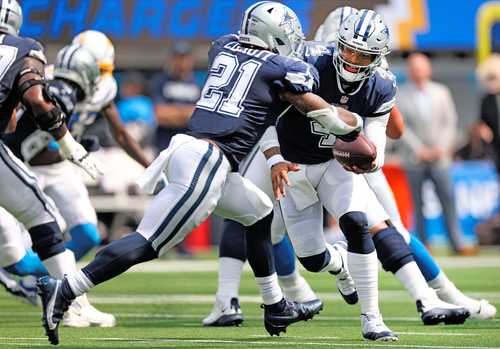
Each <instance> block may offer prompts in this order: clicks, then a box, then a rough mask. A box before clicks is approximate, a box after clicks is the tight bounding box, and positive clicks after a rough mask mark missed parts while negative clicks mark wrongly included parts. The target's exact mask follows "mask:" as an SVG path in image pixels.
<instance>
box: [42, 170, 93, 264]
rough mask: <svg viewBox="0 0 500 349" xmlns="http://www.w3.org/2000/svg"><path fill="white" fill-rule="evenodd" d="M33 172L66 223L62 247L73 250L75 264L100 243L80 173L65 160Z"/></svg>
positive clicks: (91, 208)
mask: <svg viewBox="0 0 500 349" xmlns="http://www.w3.org/2000/svg"><path fill="white" fill-rule="evenodd" d="M33 171H34V172H35V174H36V175H37V177H39V178H43V181H44V183H45V187H44V192H45V193H46V194H47V195H49V196H50V197H51V198H52V199H53V200H54V202H55V204H56V206H57V208H58V209H59V212H60V213H61V215H62V216H63V218H64V220H65V222H66V225H67V229H68V232H69V235H70V237H71V240H69V241H67V242H66V248H68V249H70V250H71V251H73V253H74V254H75V258H76V260H77V261H78V260H80V259H81V258H82V257H83V256H84V255H85V254H86V253H87V252H88V251H90V250H91V249H92V248H94V247H96V246H98V245H99V243H100V242H101V237H100V235H99V231H98V229H97V215H96V213H95V210H94V208H93V207H92V204H91V202H90V199H89V194H88V190H87V188H86V187H85V185H84V184H83V182H82V180H81V177H80V174H79V173H78V172H77V171H76V168H75V167H74V165H73V164H71V163H70V162H69V161H63V162H60V163H57V164H53V165H48V166H36V167H34V168H33Z"/></svg>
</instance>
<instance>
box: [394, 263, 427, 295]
mask: <svg viewBox="0 0 500 349" xmlns="http://www.w3.org/2000/svg"><path fill="white" fill-rule="evenodd" d="M394 275H395V276H396V277H397V278H398V280H399V281H400V282H401V283H402V284H403V286H404V287H405V288H406V290H407V291H408V292H409V293H410V295H411V297H412V298H413V300H414V301H418V300H424V299H430V298H432V297H435V294H434V292H433V291H432V289H430V288H429V286H428V285H427V282H426V281H425V279H424V277H423V275H422V273H421V272H420V269H419V268H418V266H417V263H415V262H410V263H406V264H405V265H404V266H403V267H401V268H400V269H399V270H398V271H396V272H395V273H394Z"/></svg>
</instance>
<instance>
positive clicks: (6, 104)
mask: <svg viewBox="0 0 500 349" xmlns="http://www.w3.org/2000/svg"><path fill="white" fill-rule="evenodd" d="M26 57H33V58H36V59H38V60H40V61H41V62H43V63H44V64H45V63H46V60H45V55H44V53H43V49H42V47H41V46H40V44H39V43H38V42H36V41H35V40H32V39H29V38H21V37H18V36H13V35H8V34H1V35H0V136H2V135H3V133H4V132H5V129H6V128H7V125H8V123H9V120H10V117H11V115H12V112H13V111H14V109H15V108H16V107H17V105H18V103H19V95H18V91H16V89H15V84H16V82H17V78H18V76H19V73H20V72H21V70H22V68H23V64H24V62H23V60H24V58H26Z"/></svg>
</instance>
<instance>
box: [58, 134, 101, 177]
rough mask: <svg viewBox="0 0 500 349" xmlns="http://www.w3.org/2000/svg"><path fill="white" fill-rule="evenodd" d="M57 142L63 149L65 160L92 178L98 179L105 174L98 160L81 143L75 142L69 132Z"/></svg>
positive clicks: (61, 149)
mask: <svg viewBox="0 0 500 349" xmlns="http://www.w3.org/2000/svg"><path fill="white" fill-rule="evenodd" d="M57 142H58V143H59V146H60V147H61V148H60V151H61V155H62V156H63V158H65V159H67V160H69V161H71V162H72V163H74V164H75V165H77V166H78V167H80V168H82V169H83V170H84V171H85V172H87V173H88V174H89V176H90V177H92V178H93V179H97V178H98V177H99V176H101V175H102V174H103V172H102V171H101V169H100V165H99V162H98V161H97V159H96V158H94V157H93V156H92V155H91V154H90V153H88V152H87V151H86V150H85V148H84V147H83V146H82V145H81V144H80V143H78V142H77V141H75V139H74V138H73V137H72V136H71V134H70V133H69V132H66V134H65V135H64V136H63V137H62V138H61V139H59V140H57Z"/></svg>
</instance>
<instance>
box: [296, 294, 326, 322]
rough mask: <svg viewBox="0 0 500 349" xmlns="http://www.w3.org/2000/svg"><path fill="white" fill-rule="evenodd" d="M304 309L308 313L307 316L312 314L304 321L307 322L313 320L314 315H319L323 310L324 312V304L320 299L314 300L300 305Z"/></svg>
mask: <svg viewBox="0 0 500 349" xmlns="http://www.w3.org/2000/svg"><path fill="white" fill-rule="evenodd" d="M299 304H301V305H302V307H304V309H305V310H306V311H307V314H310V316H309V317H307V318H306V319H304V320H305V321H307V320H309V319H312V318H313V316H314V315H317V314H319V312H320V311H321V310H323V302H322V301H321V300H320V299H313V300H312V301H308V302H303V303H299Z"/></svg>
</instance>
